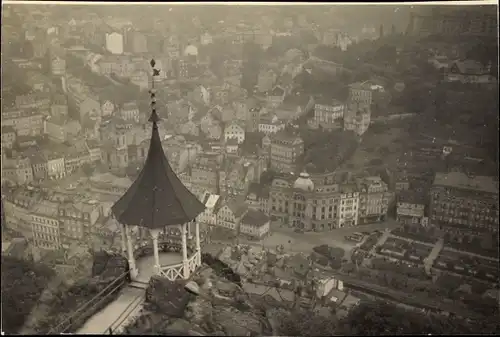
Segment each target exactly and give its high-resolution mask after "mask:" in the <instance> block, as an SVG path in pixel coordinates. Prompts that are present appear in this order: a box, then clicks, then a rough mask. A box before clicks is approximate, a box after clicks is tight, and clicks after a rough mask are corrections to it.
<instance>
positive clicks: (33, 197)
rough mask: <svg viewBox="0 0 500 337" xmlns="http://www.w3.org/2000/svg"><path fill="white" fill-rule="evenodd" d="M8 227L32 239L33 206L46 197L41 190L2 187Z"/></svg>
mask: <svg viewBox="0 0 500 337" xmlns="http://www.w3.org/2000/svg"><path fill="white" fill-rule="evenodd" d="M2 197H3V198H2V199H3V202H4V207H5V220H6V227H7V228H9V229H11V230H14V231H16V232H19V233H21V234H22V235H23V236H24V237H26V238H28V239H31V238H32V236H33V228H32V220H33V217H32V213H33V212H32V211H33V207H34V206H35V205H36V204H37V203H38V202H39V201H41V200H43V198H44V194H43V193H42V192H41V191H40V190H34V189H33V188H31V187H27V186H21V187H18V188H16V189H10V188H3V187H2Z"/></svg>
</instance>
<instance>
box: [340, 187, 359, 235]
mask: <svg viewBox="0 0 500 337" xmlns="http://www.w3.org/2000/svg"><path fill="white" fill-rule="evenodd" d="M358 215H359V192H358V191H357V187H356V186H355V185H349V184H346V185H342V186H341V187H340V204H339V223H338V226H339V228H343V227H352V226H357V225H358V222H359V216H358Z"/></svg>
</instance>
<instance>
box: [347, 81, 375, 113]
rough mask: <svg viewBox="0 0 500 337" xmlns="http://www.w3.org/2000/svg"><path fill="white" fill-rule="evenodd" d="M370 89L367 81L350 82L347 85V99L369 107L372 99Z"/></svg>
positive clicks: (370, 86) (370, 85)
mask: <svg viewBox="0 0 500 337" xmlns="http://www.w3.org/2000/svg"><path fill="white" fill-rule="evenodd" d="M372 90H373V89H372V84H371V83H370V82H369V81H365V82H356V83H352V84H350V85H349V101H350V102H356V103H359V105H360V106H368V107H370V106H371V105H372V100H373V95H372Z"/></svg>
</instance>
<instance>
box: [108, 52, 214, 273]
mask: <svg viewBox="0 0 500 337" xmlns="http://www.w3.org/2000/svg"><path fill="white" fill-rule="evenodd" d="M154 66H155V61H154V60H151V67H152V69H153V76H152V88H151V90H150V94H151V117H150V118H149V121H150V122H152V123H153V127H152V132H151V141H150V145H149V151H148V155H147V158H146V162H145V164H144V167H143V168H142V171H141V172H140V174H139V176H138V177H137V179H136V180H135V181H134V182H133V183H132V185H131V186H130V187H129V189H128V190H127V192H125V194H124V195H123V196H122V197H121V198H120V199H119V200H118V201H117V202H116V203H115V204H114V205H113V207H112V208H111V210H112V214H113V216H114V218H115V219H116V220H117V221H118V222H119V223H120V224H121V226H120V227H121V232H122V249H123V250H124V252H125V251H126V252H127V255H128V261H129V268H130V277H131V279H132V280H133V281H134V280H135V279H137V276H138V274H139V272H140V271H139V270H138V268H137V265H136V261H135V257H134V244H133V234H132V231H133V230H134V229H138V230H139V231H140V233H141V236H142V234H144V232H145V231H146V230H147V231H149V234H150V235H151V239H152V241H153V253H154V264H155V265H154V269H155V273H156V274H157V275H160V276H164V277H166V278H168V279H169V280H172V281H173V280H175V279H178V278H181V279H188V278H189V277H190V274H191V273H192V272H194V271H195V270H196V268H197V267H198V266H200V265H201V246H200V228H199V224H198V222H197V221H195V219H196V217H197V216H198V215H199V214H200V213H201V212H203V210H204V209H205V206H204V205H203V204H202V203H201V202H200V201H199V200H198V198H197V197H196V196H194V195H193V194H192V193H191V192H190V191H189V190H188V189H187V188H186V187H185V186H184V185H183V184H182V182H181V181H180V180H179V178H178V177H177V175H176V174H175V172H174V171H173V170H172V168H171V166H170V164H169V162H168V160H167V158H166V156H165V153H164V151H163V147H162V144H161V140H160V136H159V133H158V124H157V123H158V121H159V117H158V114H157V113H156V107H155V105H156V98H155V89H154V79H155V76H158V75H159V70H157V69H155V68H154ZM193 221H195V226H196V227H195V228H196V229H195V240H196V246H195V247H196V249H195V251H194V252H193V253H192V255H191V256H189V257H188V249H187V235H188V233H187V228H188V224H189V223H190V222H193ZM172 227H178V228H179V229H180V233H181V240H182V248H181V251H182V262H181V263H178V264H173V265H165V266H162V265H161V264H160V257H159V250H158V238H159V236H163V235H166V234H167V233H168V229H171V228H172ZM125 242H126V247H125Z"/></svg>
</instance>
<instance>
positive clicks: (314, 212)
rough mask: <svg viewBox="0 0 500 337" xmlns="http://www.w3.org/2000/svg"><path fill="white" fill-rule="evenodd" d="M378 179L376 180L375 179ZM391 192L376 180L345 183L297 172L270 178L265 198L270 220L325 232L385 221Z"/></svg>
mask: <svg viewBox="0 0 500 337" xmlns="http://www.w3.org/2000/svg"><path fill="white" fill-rule="evenodd" d="M377 178H378V179H377ZM391 195H392V192H389V191H388V189H387V185H386V184H385V183H383V182H382V181H381V180H380V178H379V177H369V178H364V179H361V180H360V181H357V182H353V183H349V184H338V183H336V182H335V181H333V179H328V178H324V177H315V176H310V175H309V174H307V173H301V174H300V175H299V177H298V178H297V177H294V176H291V175H290V176H283V177H279V178H276V179H274V181H273V183H272V185H271V188H270V195H269V206H270V214H271V216H272V218H273V219H275V220H278V221H280V222H281V223H282V224H284V225H287V226H289V227H293V228H297V229H299V230H303V231H327V230H332V229H336V228H343V227H351V226H357V225H359V224H362V223H372V222H378V221H382V220H384V219H385V217H386V215H387V210H388V204H389V200H390V198H391Z"/></svg>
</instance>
